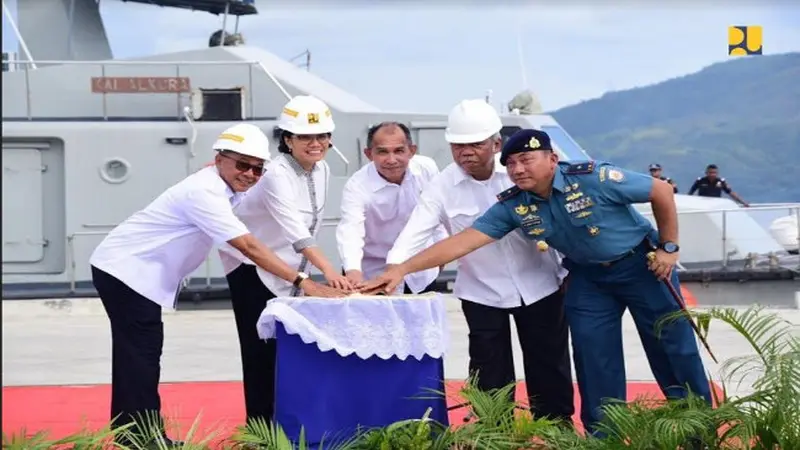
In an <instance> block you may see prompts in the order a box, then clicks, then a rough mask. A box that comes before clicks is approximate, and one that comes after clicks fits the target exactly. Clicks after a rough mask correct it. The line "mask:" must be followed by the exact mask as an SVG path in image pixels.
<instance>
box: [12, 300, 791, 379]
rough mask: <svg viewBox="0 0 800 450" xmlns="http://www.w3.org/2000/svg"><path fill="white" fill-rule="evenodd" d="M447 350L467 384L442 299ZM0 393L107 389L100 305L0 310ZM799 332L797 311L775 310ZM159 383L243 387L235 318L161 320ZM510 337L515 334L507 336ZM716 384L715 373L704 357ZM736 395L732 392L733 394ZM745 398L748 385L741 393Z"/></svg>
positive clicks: (734, 344) (455, 313)
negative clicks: (32, 388) (8, 389)
mask: <svg viewBox="0 0 800 450" xmlns="http://www.w3.org/2000/svg"><path fill="white" fill-rule="evenodd" d="M446 302H447V308H448V318H449V321H450V333H451V347H450V351H449V355H448V356H447V357H446V359H445V376H446V377H447V378H449V379H463V378H466V376H467V329H466V323H465V321H464V318H463V315H462V314H461V309H460V306H459V303H458V300H457V299H455V298H453V297H452V296H449V295H448V296H446ZM2 307H3V344H2V346H3V347H2V349H3V386H25V385H71V384H104V383H109V382H110V368H111V341H110V330H109V324H108V318H107V317H106V316H105V313H104V310H103V307H102V305H101V304H100V302H99V300H98V299H73V300H21V301H11V300H6V301H3V302H2ZM772 311H775V312H778V313H779V314H781V315H782V316H783V317H784V318H785V319H786V320H788V321H790V322H792V323H794V324H796V325H800V311H798V310H794V309H791V310H787V309H780V310H772ZM164 329H165V341H164V354H163V358H162V377H161V379H162V381H163V382H176V381H232V380H241V365H240V357H239V346H238V342H237V337H236V329H235V325H234V320H233V312H232V311H231V310H229V309H216V310H215V309H209V310H179V311H174V312H167V313H166V314H165V315H164ZM512 332H514V331H513V330H512ZM623 340H624V345H625V356H626V368H627V374H628V379H629V380H630V381H652V380H653V376H652V374H651V372H650V369H649V366H648V364H647V360H646V358H645V355H644V351H643V350H642V346H641V343H640V342H639V336H638V334H637V332H636V328H635V327H634V325H633V321H632V320H631V318H630V316H629V315H628V314H627V313H626V315H625V319H624V323H623ZM710 344H711V347H712V349H713V350H714V352H715V353H716V355H717V357H718V358H719V360H720V361H721V362H722V361H725V360H727V359H730V358H733V357H736V356H741V355H745V354H749V353H750V351H749V348H748V346H747V343H746V342H745V340H744V339H742V338H741V337H740V336H738V334H737V333H736V332H735V331H734V330H732V329H729V328H727V327H725V326H723V325H722V324H716V323H715V324H713V325H712V333H711V336H710ZM701 352H702V353H703V356H704V360H705V361H706V364H707V369H708V370H709V372H710V373H711V374H712V376H713V377H714V378H715V379H718V377H719V367H718V366H717V365H716V364H714V363H713V362H712V361H711V360H710V358H708V355H707V354H705V351H704V350H701ZM514 355H515V360H516V361H515V362H516V366H517V376H518V378H522V376H523V372H522V361H521V357H520V350H519V345H518V344H516V343H515V344H514ZM731 387H733V386H731ZM742 389H743V390H747V385H744V386H742Z"/></svg>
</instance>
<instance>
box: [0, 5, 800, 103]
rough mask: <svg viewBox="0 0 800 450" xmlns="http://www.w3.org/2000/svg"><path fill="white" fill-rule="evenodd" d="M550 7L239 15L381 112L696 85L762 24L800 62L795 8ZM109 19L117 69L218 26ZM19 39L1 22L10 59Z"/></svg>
mask: <svg viewBox="0 0 800 450" xmlns="http://www.w3.org/2000/svg"><path fill="white" fill-rule="evenodd" d="M4 1H5V2H6V4H7V5H8V6H9V7H10V8H11V9H12V10H13V9H15V5H14V4H15V1H14V0H11V1H8V0H4ZM16 1H23V0H16ZM24 1H38V0H24ZM376 3H378V4H379V5H380V6H375V4H376ZM401 4H402V5H401ZM481 4H483V6H481ZM487 4H491V5H492V6H486V5H487ZM333 5H335V6H333ZM554 5H556V2H555V1H544V0H542V1H536V2H533V1H524V0H516V1H514V0H495V1H493V2H489V0H486V1H484V2H480V1H477V0H474V1H463V0H462V1H460V2H456V1H455V0H454V1H452V2H446V1H445V0H429V1H428V2H421V1H402V2H401V1H399V0H397V1H389V0H383V1H381V2H366V1H357V0H347V1H336V0H329V1H326V2H323V1H321V0H295V1H290V0H268V1H267V0H256V6H257V7H260V13H259V14H258V15H256V16H246V17H243V18H242V19H241V21H240V26H239V31H240V32H242V33H243V34H244V37H245V39H246V41H247V44H248V45H254V46H259V47H262V48H265V49H268V50H270V51H271V52H273V53H275V54H277V55H278V56H281V57H283V58H286V59H289V58H291V57H293V56H295V55H297V54H300V53H302V52H303V51H305V50H306V49H309V50H310V52H311V55H312V60H311V72H312V73H314V74H316V75H318V76H321V77H322V78H324V79H326V80H327V81H329V82H331V83H333V84H335V85H338V86H339V87H341V88H343V89H345V90H347V91H350V92H351V93H354V94H355V95H357V96H358V97H360V98H362V99H363V100H365V101H367V102H369V103H371V104H373V105H375V106H378V107H380V108H381V109H385V110H391V111H424V112H437V113H446V112H447V111H449V109H450V108H451V107H452V106H453V105H455V104H456V103H458V102H459V101H460V100H462V99H464V98H482V97H484V96H485V95H486V93H487V91H488V90H491V91H492V100H493V103H494V104H496V105H497V106H500V105H501V104H505V103H507V102H508V101H509V100H511V98H512V97H513V96H514V95H515V94H516V93H517V92H519V91H521V90H522V89H524V88H529V89H531V90H533V91H534V92H535V93H536V95H537V96H538V97H539V99H540V101H541V103H542V106H543V108H544V109H545V110H546V111H552V110H555V109H558V108H560V107H563V106H566V105H570V104H574V103H577V102H580V101H582V100H588V99H591V98H595V97H599V96H601V95H602V94H603V93H605V92H608V91H616V90H625V89H629V88H632V87H637V86H644V85H649V84H654V83H657V82H660V81H663V80H666V79H669V78H673V77H676V76H682V75H686V74H689V73H693V72H696V71H698V70H700V69H702V68H703V67H705V66H708V65H710V64H712V63H715V62H719V61H725V60H727V59H729V58H730V57H729V56H727V27H728V26H729V25H761V26H763V30H764V32H763V33H764V53H765V54H775V53H786V52H791V51H800V2H793V1H790V0H783V1H781V0H761V1H746V0H739V1H727V2H724V3H723V2H722V1H713V0H705V1H701V0H697V1H695V2H689V1H686V0H674V1H653V0H651V1H638V2H634V1H633V0H617V1H607V2H589V1H588V0H586V1H570V0H566V1H561V2H558V6H554ZM648 5H649V6H648ZM665 5H667V6H665ZM101 12H102V14H103V18H104V21H105V26H106V31H107V33H108V35H109V39H110V41H111V47H112V51H113V52H114V56H115V57H117V58H133V57H140V56H146V55H149V54H153V53H163V52H175V51H181V50H188V49H195V48H203V47H205V46H206V45H207V43H208V37H209V35H210V34H211V33H212V32H214V31H215V30H217V29H219V28H220V27H221V24H222V18H221V16H219V17H218V16H214V15H211V14H208V13H202V12H192V11H187V10H179V9H172V8H160V7H153V6H147V5H142V4H136V3H125V2H122V1H117V0H103V1H102V2H101ZM231 22H232V20H229V30H230V29H232V25H231ZM14 41H15V39H14V36H13V33H12V32H11V31H10V30H9V27H8V26H6V18H5V16H4V17H3V49H4V51H8V50H14V48H13V47H11V46H12V45H13V43H14ZM518 42H519V43H520V45H518ZM33 56H34V59H35V57H36V56H35V55H33ZM523 68H524V70H523Z"/></svg>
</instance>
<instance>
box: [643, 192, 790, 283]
mask: <svg viewBox="0 0 800 450" xmlns="http://www.w3.org/2000/svg"><path fill="white" fill-rule="evenodd" d="M640 212H641V213H642V214H643V215H644V216H645V217H653V212H652V211H649V210H648V211H640ZM697 214H705V215H709V214H711V215H714V214H717V217H718V218H719V221H720V223H719V227H720V232H721V234H722V236H721V238H720V242H719V245H720V259H719V260H720V261H721V264H722V268H723V269H725V268H727V267H728V265H729V263H730V260H731V258H732V257H733V256H736V254H737V250H736V249H731V248H730V245H729V244H730V242H729V241H730V240H731V239H736V241H737V242H746V241H748V240H751V242H753V243H756V246H757V242H756V241H758V240H759V238H758V237H752V238H748V236H746V235H743V234H741V233H738V232H735V230H734V227H735V221H736V217H737V216H739V217H741V215H742V214H746V215H747V216H748V218H749V219H752V221H754V222H755V223H756V224H758V225H759V226H760V228H761V229H760V230H759V231H763V232H764V233H766V234H767V235H769V239H770V240H773V241H774V240H775V239H774V237H773V236H772V235H771V234H770V232H769V226H770V224H771V223H772V222H773V221H774V220H775V219H778V218H780V217H784V216H794V217H795V220H796V221H797V223H798V225H797V230H796V233H797V236H798V237H797V246H798V248H800V203H758V204H751V205H750V207H748V208H743V207H731V208H717V209H697V210H684V211H678V217H679V218H680V217H683V216H691V215H697ZM712 217H713V216H712ZM751 223H752V222H751ZM732 234H735V236H734V237H733V238H732V237H731V235H732ZM762 236H763V234H762ZM744 256H745V258H744V259H745V264H752V263H753V260H754V259H755V258H756V257H758V256H774V255H770V253H758V254H755V253H754V254H748V255H744ZM678 268H679V269H680V270H682V266H679V267H678Z"/></svg>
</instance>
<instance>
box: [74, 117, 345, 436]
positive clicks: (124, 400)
mask: <svg viewBox="0 0 800 450" xmlns="http://www.w3.org/2000/svg"><path fill="white" fill-rule="evenodd" d="M213 149H214V150H215V151H216V152H217V154H216V158H215V165H214V166H213V167H206V168H204V169H202V170H200V171H198V172H196V173H194V174H192V175H190V176H189V177H187V178H185V179H184V180H182V181H180V182H178V183H177V184H175V185H173V186H172V187H170V188H169V189H167V190H166V191H164V193H162V194H161V195H159V196H158V197H157V198H156V199H155V200H153V202H152V203H150V204H149V205H147V206H146V207H145V208H144V209H142V210H140V211H138V212H136V213H134V214H133V215H132V216H131V217H129V218H128V219H127V220H125V221H124V222H122V223H121V224H120V225H118V226H117V227H116V228H114V229H113V230H112V231H111V232H110V233H109V234H108V236H106V238H105V239H103V241H102V242H101V243H100V245H98V246H97V248H96V249H95V251H94V252H93V253H92V256H91V258H90V260H89V263H90V264H91V270H92V281H93V282H94V286H95V288H96V289H97V292H98V294H99V296H100V299H101V300H102V302H103V306H104V307H105V310H106V312H107V313H108V318H109V320H110V321H111V339H112V363H111V367H112V368H111V371H112V375H111V417H112V419H115V420H114V426H115V427H118V426H120V425H123V424H125V423H128V422H132V421H138V422H139V423H140V424H141V421H142V419H140V417H141V418H146V417H150V418H151V419H157V420H160V418H159V417H160V409H161V399H160V397H159V394H158V384H159V378H160V373H161V369H160V364H161V362H160V361H161V351H162V347H163V342H164V328H163V322H162V320H161V312H162V308H174V307H175V303H176V301H177V295H178V292H179V289H180V285H181V282H182V281H183V279H185V278H186V277H188V276H189V275H190V274H191V273H192V272H194V271H195V270H196V269H197V268H198V267H200V265H201V264H202V263H203V262H204V261H205V259H206V258H207V257H208V254H209V252H210V251H211V248H212V247H213V246H214V245H215V244H218V245H219V244H225V243H227V245H231V246H232V247H234V248H236V249H238V250H239V251H240V252H241V253H242V254H244V255H247V257H248V258H249V259H250V260H251V261H254V262H255V263H256V264H258V266H259V267H262V268H263V269H264V270H266V271H269V272H270V273H273V274H275V276H276V277H279V278H282V279H284V280H286V281H287V282H289V283H291V282H296V283H298V284H300V285H301V286H302V288H303V290H304V291H305V292H306V293H309V294H313V295H318V296H337V295H341V292H340V291H338V290H335V289H332V288H328V287H326V286H322V285H319V284H316V283H314V282H313V281H311V280H307V279H306V278H303V277H302V276H301V275H300V274H299V273H298V271H297V270H295V269H294V268H293V267H290V266H289V265H287V264H286V263H285V262H283V261H282V260H281V259H280V258H279V257H278V256H277V255H275V253H273V252H272V251H271V250H270V249H269V248H267V247H266V246H265V245H264V244H262V243H261V242H259V241H258V239H256V238H255V237H254V236H253V235H252V234H251V233H250V232H249V231H248V229H247V227H246V226H245V225H244V224H243V223H242V222H241V221H240V220H239V219H238V218H236V216H235V215H234V214H233V205H234V204H235V203H236V202H237V201H238V200H239V198H240V196H241V195H242V194H241V193H243V192H244V191H246V190H248V189H249V188H250V187H251V186H253V185H254V184H255V183H256V181H258V179H259V178H261V175H262V173H263V172H264V163H265V162H266V161H269V159H270V154H269V141H268V139H267V137H266V136H265V135H264V133H263V132H262V131H261V130H260V129H259V128H258V127H256V126H254V125H250V124H239V125H235V126H233V127H230V128H228V129H227V130H225V131H224V132H223V133H222V134H220V135H219V138H218V139H217V141H216V142H215V143H214V146H213ZM117 416H120V417H117ZM142 425H144V424H142ZM162 427H163V425H162ZM133 431H134V432H135V433H136V434H138V435H139V437H138V438H137V440H142V439H143V440H147V439H150V440H152V439H156V437H155V436H152V435H148V434H151V433H150V431H149V430H147V429H146V428H145V429H134V430H133ZM161 433H163V430H162V431H161ZM167 441H169V440H168V439H167Z"/></svg>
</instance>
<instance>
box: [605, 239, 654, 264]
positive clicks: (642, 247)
mask: <svg viewBox="0 0 800 450" xmlns="http://www.w3.org/2000/svg"><path fill="white" fill-rule="evenodd" d="M652 248H653V246H652V245H650V241H649V240H648V239H644V240H642V242H640V243H639V245H637V246H636V247H633V248H632V249H630V250H628V251H627V252H625V253H624V254H623V255H622V256H620V257H618V258H617V259H615V260H612V261H606V262H603V263H600V265H601V266H603V267H611V266H613V265H614V264H616V263H618V262H620V261H622V260H623V259H625V258H628V257H629V256H632V255H634V254H636V252H638V251H640V250H643V251H645V252H648V251H650V250H652Z"/></svg>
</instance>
